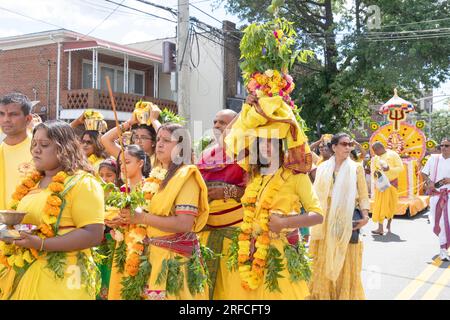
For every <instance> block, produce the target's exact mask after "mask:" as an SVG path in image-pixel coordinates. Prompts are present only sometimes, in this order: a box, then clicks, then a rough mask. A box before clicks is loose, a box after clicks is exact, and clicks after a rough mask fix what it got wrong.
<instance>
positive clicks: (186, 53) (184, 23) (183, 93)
mask: <svg viewBox="0 0 450 320" xmlns="http://www.w3.org/2000/svg"><path fill="white" fill-rule="evenodd" d="M190 57H191V48H190V41H189V0H178V27H177V73H178V77H177V78H178V81H177V82H178V85H177V91H178V92H177V100H178V101H177V102H178V114H179V115H180V116H182V117H184V118H185V119H186V126H187V128H188V129H189V131H190V132H191V130H192V124H191V109H190V74H189V61H190Z"/></svg>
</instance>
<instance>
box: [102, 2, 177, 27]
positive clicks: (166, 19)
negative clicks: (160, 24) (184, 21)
mask: <svg viewBox="0 0 450 320" xmlns="http://www.w3.org/2000/svg"><path fill="white" fill-rule="evenodd" d="M104 1H106V2H111V3H114V4H117V5H118V4H119V3H117V2H114V1H112V0H104ZM120 6H121V7H125V8H128V9H131V10H134V11H138V12H141V13H145V14H146V15H149V16H152V17H154V18H158V19H161V20H165V21H169V22H172V23H177V21H174V20H170V19H168V18H164V17H162V16H158V15H156V14H153V13H150V12H145V11H142V10H139V9H137V8H133V7H129V6H127V5H124V4H121V5H120Z"/></svg>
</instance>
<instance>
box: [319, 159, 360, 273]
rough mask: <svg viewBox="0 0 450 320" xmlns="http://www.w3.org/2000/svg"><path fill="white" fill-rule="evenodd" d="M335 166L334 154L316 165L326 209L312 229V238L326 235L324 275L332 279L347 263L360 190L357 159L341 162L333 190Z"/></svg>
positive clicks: (321, 197) (324, 237)
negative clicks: (358, 189)
mask: <svg viewBox="0 0 450 320" xmlns="http://www.w3.org/2000/svg"><path fill="white" fill-rule="evenodd" d="M335 166H336V159H335V157H334V156H333V157H331V158H330V159H329V160H328V161H325V162H323V163H322V164H321V165H320V166H319V167H318V168H317V172H316V179H315V181H314V189H315V191H316V193H317V196H318V197H319V200H320V203H321V206H322V209H323V213H324V223H322V224H320V225H316V226H314V227H312V229H311V240H322V239H325V253H326V257H325V275H326V276H327V278H329V279H330V280H332V281H336V280H337V278H338V277H339V273H340V271H341V269H342V266H343V265H344V261H345V256H346V253H347V246H348V243H349V241H350V238H351V235H352V229H353V224H352V219H353V211H354V209H355V203H356V194H357V176H356V168H357V165H356V163H355V162H354V161H353V160H351V159H350V158H347V159H346V160H345V161H344V162H343V163H342V165H341V168H340V169H339V173H338V175H337V177H336V181H335V183H334V185H333V189H332V190H331V186H332V182H333V172H334V168H335ZM330 192H331V204H330V206H329V207H328V203H329V201H328V198H329V196H330Z"/></svg>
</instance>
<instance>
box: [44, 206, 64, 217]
mask: <svg viewBox="0 0 450 320" xmlns="http://www.w3.org/2000/svg"><path fill="white" fill-rule="evenodd" d="M59 211H60V208H59V206H57V207H56V206H52V205H49V204H48V203H47V204H46V205H45V207H44V212H45V213H46V214H48V215H49V216H55V217H57V216H58V215H59Z"/></svg>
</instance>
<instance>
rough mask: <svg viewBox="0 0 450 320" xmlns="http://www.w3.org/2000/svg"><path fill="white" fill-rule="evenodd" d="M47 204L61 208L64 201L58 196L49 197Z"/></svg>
mask: <svg viewBox="0 0 450 320" xmlns="http://www.w3.org/2000/svg"><path fill="white" fill-rule="evenodd" d="M47 203H48V204H49V205H51V206H55V207H59V206H60V205H61V204H62V200H61V198H60V197H58V196H53V195H52V196H49V197H48V198H47Z"/></svg>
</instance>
